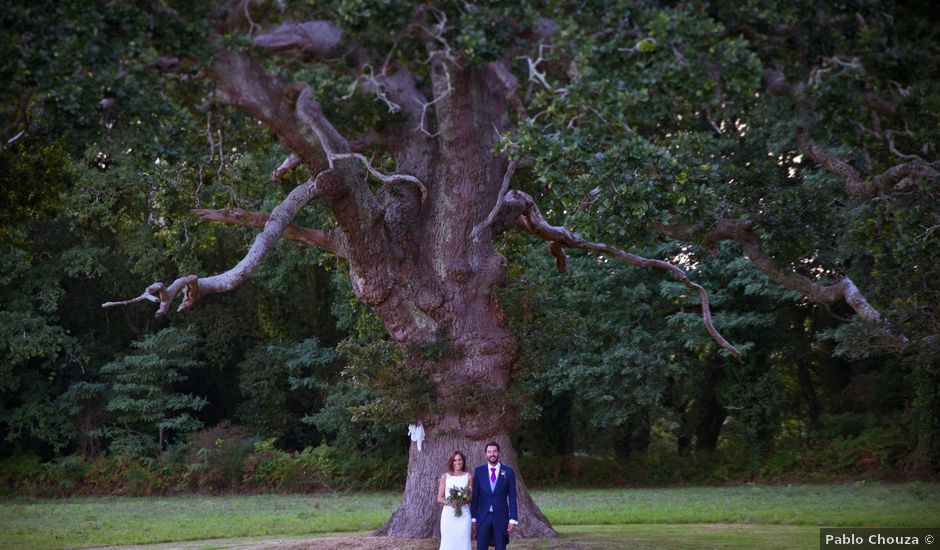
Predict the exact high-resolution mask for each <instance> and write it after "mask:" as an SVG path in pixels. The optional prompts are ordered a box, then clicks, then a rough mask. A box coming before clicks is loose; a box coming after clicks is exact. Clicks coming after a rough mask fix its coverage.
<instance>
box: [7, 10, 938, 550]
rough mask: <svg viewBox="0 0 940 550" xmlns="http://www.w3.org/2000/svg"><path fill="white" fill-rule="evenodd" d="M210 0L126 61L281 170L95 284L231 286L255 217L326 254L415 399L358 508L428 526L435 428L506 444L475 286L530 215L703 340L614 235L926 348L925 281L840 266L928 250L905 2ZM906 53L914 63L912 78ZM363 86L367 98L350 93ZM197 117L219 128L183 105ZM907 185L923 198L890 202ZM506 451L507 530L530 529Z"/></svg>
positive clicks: (153, 294)
mask: <svg viewBox="0 0 940 550" xmlns="http://www.w3.org/2000/svg"><path fill="white" fill-rule="evenodd" d="M157 9H158V10H163V12H165V13H171V14H172V15H173V16H174V17H178V18H180V19H186V17H187V14H186V11H185V10H184V9H183V8H182V7H179V8H178V9H177V11H173V10H172V9H171V8H169V7H166V6H160V7H158V8H157ZM213 9H214V10H215V11H213V15H212V16H211V18H210V19H211V20H212V28H211V31H207V32H209V33H210V34H211V37H210V38H209V39H208V41H209V43H210V44H211V45H212V50H213V53H212V54H211V56H210V57H211V58H209V59H191V58H188V57H186V56H180V57H176V56H174V53H175V52H172V51H168V52H166V53H167V56H166V57H163V58H160V59H158V60H156V61H155V62H154V64H153V67H154V69H155V70H159V71H161V72H163V73H165V75H166V77H167V78H168V79H173V80H175V81H194V80H202V79H208V80H209V81H210V82H211V90H212V96H211V98H210V99H209V100H207V102H206V103H205V104H203V111H209V112H211V111H212V110H213V109H217V108H220V106H222V105H224V106H228V107H232V108H236V109H239V110H241V111H244V112H247V113H248V114H250V115H251V116H252V117H254V118H255V119H257V120H258V121H259V122H260V124H261V125H263V126H264V127H265V128H267V129H269V130H270V131H271V132H273V137H274V138H276V139H277V140H279V141H280V143H281V145H282V146H283V148H284V157H285V158H284V161H283V163H281V164H280V165H279V166H277V167H274V166H272V167H271V168H272V169H273V175H272V177H271V179H272V180H274V181H275V182H279V183H275V184H272V193H277V192H278V188H279V187H278V186H281V185H283V182H285V181H286V182H295V183H296V184H295V185H291V186H290V187H289V189H288V190H287V191H286V195H285V196H283V198H282V199H280V200H279V203H278V204H277V205H276V206H275V207H274V208H273V209H272V210H271V211H270V212H258V211H246V210H242V209H237V208H224V209H200V210H197V211H195V212H196V215H197V216H198V217H199V218H200V219H202V220H207V221H213V222H218V223H223V224H234V225H241V226H248V227H254V228H257V229H259V230H260V231H259V232H258V234H257V237H256V238H255V240H254V242H253V243H252V244H251V246H250V248H249V250H248V252H247V253H246V255H245V256H244V258H243V259H242V261H240V262H239V263H238V264H237V265H235V266H234V267H232V268H231V269H229V270H227V271H225V272H222V273H219V274H216V275H206V274H186V275H184V276H181V277H179V278H177V279H176V280H174V281H172V282H169V283H166V284H164V283H159V282H158V283H154V284H153V285H151V286H149V287H148V288H147V289H146V290H145V292H144V293H143V294H141V295H140V296H139V297H137V298H134V299H131V300H126V301H124V302H113V303H108V304H105V305H106V306H112V305H118V304H126V303H129V302H136V301H142V300H150V301H153V302H156V303H158V312H157V313H158V315H163V314H166V313H167V312H168V311H169V310H170V308H171V306H172V304H173V302H174V301H175V300H177V298H180V299H181V305H180V306H179V307H178V309H179V310H185V309H188V308H190V307H192V306H193V305H194V304H196V303H197V302H198V301H199V300H202V299H205V298H206V297H207V296H209V295H211V294H216V293H221V292H228V291H232V290H234V289H236V288H237V287H239V286H240V285H242V284H243V283H244V282H245V281H246V280H247V279H248V278H249V277H250V276H251V275H252V273H253V272H255V270H256V269H257V268H258V266H259V265H260V264H261V263H262V261H263V260H264V259H265V257H266V255H268V253H269V252H270V251H271V250H272V248H273V247H274V246H275V245H276V243H277V242H278V241H279V240H281V239H289V240H294V241H298V242H301V243H305V244H307V245H310V246H312V247H316V248H318V249H321V250H323V251H326V252H328V253H331V254H333V255H335V256H336V257H337V258H339V259H341V261H342V262H343V265H344V266H345V268H346V269H347V270H348V275H349V279H350V281H351V283H352V289H353V292H354V294H355V296H356V297H357V298H358V299H359V300H360V301H361V302H362V303H364V304H365V305H367V306H368V307H369V308H370V309H371V310H372V311H373V312H374V313H375V315H377V316H378V318H379V319H381V321H382V322H383V323H384V325H385V326H386V328H387V330H388V333H389V335H390V337H391V338H392V340H393V341H394V342H395V343H397V345H398V346H399V348H400V354H399V358H400V360H399V361H398V363H397V364H396V365H395V366H394V367H393V368H394V369H395V370H398V371H401V372H406V373H407V372H417V373H420V375H421V376H422V377H424V378H426V381H427V382H430V384H428V385H427V387H426V388H425V387H424V386H421V385H417V386H415V388H416V389H415V391H418V390H419V389H420V391H428V392H429V393H430V395H429V396H424V395H414V401H415V403H421V404H424V403H429V404H427V405H422V406H420V407H415V408H414V410H412V411H411V412H412V413H413V415H414V418H413V420H415V421H417V420H421V421H422V422H423V423H424V426H425V428H426V429H427V439H426V440H425V442H424V445H423V447H422V449H421V450H418V448H417V446H416V445H412V448H411V450H410V456H409V468H408V477H407V483H406V487H405V493H404V498H403V501H402V504H401V506H400V507H399V509H398V510H397V511H396V512H395V513H394V514H393V515H392V517H391V518H390V519H389V520H388V521H387V522H386V523H385V525H383V526H382V528H381V529H380V530H379V531H378V532H379V533H382V534H388V535H392V536H410V537H427V536H431V535H432V534H433V533H434V532H435V530H436V529H437V525H438V520H437V515H438V513H439V508H438V507H437V506H436V505H435V503H434V499H433V498H432V495H433V492H434V490H435V487H436V480H437V475H438V474H439V472H440V470H441V468H442V465H443V464H444V463H445V462H446V458H447V456H448V455H449V453H451V452H452V451H453V450H454V449H463V450H465V451H467V452H468V455H469V457H470V461H471V462H472V463H479V462H481V461H482V455H483V447H484V444H485V443H486V442H487V441H490V440H495V441H498V442H499V443H500V444H501V445H502V447H503V458H504V460H505V461H506V462H508V463H509V464H514V463H515V456H514V452H513V449H512V446H511V443H510V438H509V434H510V432H511V430H512V427H513V424H514V418H515V414H514V413H515V410H514V403H513V401H512V399H511V394H510V392H509V389H510V386H511V383H512V368H513V363H514V360H515V358H516V356H517V353H518V351H519V350H518V344H517V339H516V337H515V336H514V335H513V334H512V333H511V332H510V331H509V330H508V329H507V327H506V324H505V320H504V315H503V312H502V311H501V308H500V300H499V295H498V290H499V289H500V287H502V286H503V285H505V283H506V281H507V275H508V267H507V262H506V260H505V257H504V255H502V254H501V253H500V252H499V246H500V236H501V235H503V234H504V233H505V232H508V231H518V232H522V233H524V234H527V235H531V237H532V238H534V239H540V240H542V241H544V242H545V243H546V244H547V248H548V252H549V253H551V254H552V255H553V256H554V257H555V260H556V267H557V268H558V269H559V270H560V271H562V272H564V271H566V270H567V262H566V256H565V254H566V253H565V249H581V250H586V251H590V252H593V253H596V254H598V255H599V256H601V257H603V258H605V259H607V260H608V261H620V262H623V263H625V264H629V265H633V266H640V267H655V268H659V269H662V270H664V272H665V273H664V276H666V277H669V276H674V277H677V278H678V280H679V281H681V282H682V283H683V284H685V285H686V286H687V287H688V289H689V290H690V292H689V296H688V298H689V300H690V301H691V302H695V301H700V302H701V308H702V313H703V320H704V327H705V329H706V330H707V331H708V332H709V333H710V335H711V337H712V338H713V339H714V342H715V347H714V349H713V353H716V354H726V355H728V356H738V355H739V354H740V352H739V350H738V349H736V348H735V347H734V346H733V345H732V344H730V343H729V342H727V341H726V340H725V339H724V338H723V337H722V336H721V334H720V333H719V332H718V330H717V329H716V328H715V326H714V325H713V323H712V319H711V312H710V310H709V306H708V301H707V294H706V292H705V290H704V289H703V288H702V287H701V286H699V285H697V284H695V283H694V282H692V281H690V280H689V279H688V277H687V276H686V274H685V272H684V271H683V269H681V268H680V267H679V265H681V264H682V263H683V258H682V256H681V255H679V256H676V257H674V258H665V259H651V258H644V257H641V256H638V255H635V254H632V253H630V252H628V251H627V249H629V248H630V247H631V246H636V245H640V244H643V243H648V242H649V241H650V240H652V239H659V238H671V239H677V240H681V241H685V242H688V243H689V245H690V246H704V247H707V248H708V247H711V248H713V247H715V246H716V245H717V243H718V242H719V241H725V240H730V241H734V242H736V243H737V245H738V246H739V247H740V251H741V254H743V255H744V256H746V257H747V258H749V259H750V261H751V262H752V263H753V264H754V265H755V266H756V267H757V268H758V269H760V270H761V271H762V272H763V273H764V274H765V275H766V276H767V277H768V278H769V279H770V280H772V281H775V282H776V283H778V284H780V285H783V286H785V287H788V288H791V289H794V290H796V291H798V292H799V293H800V294H802V295H803V296H804V297H805V298H806V300H808V301H810V302H814V303H817V304H821V305H823V306H825V307H833V308H837V309H839V310H844V311H842V313H845V314H854V316H855V321H853V322H852V323H849V324H848V325H847V326H852V327H854V329H853V330H855V331H854V332H852V334H854V335H855V336H856V339H855V340H852V339H851V338H850V336H851V335H848V336H846V335H843V336H844V341H845V342H846V345H847V346H849V347H852V346H857V345H861V344H857V342H859V341H862V340H864V341H867V342H868V344H867V345H869V346H872V347H876V348H879V349H889V350H891V351H892V352H896V353H906V354H915V355H916V354H919V356H920V357H929V355H930V353H929V350H930V349H931V348H932V346H934V345H935V339H934V338H933V332H932V331H933V329H931V328H929V326H930V323H921V322H909V320H910V316H909V315H908V314H904V313H898V312H899V311H901V310H904V311H906V312H908V313H909V312H910V311H912V310H917V308H918V307H925V308H926V310H925V311H926V312H927V313H928V315H931V316H932V317H931V318H932V319H934V320H936V308H935V306H933V307H932V308H931V307H929V306H921V305H918V304H914V305H912V304H911V303H909V302H908V303H901V304H897V303H894V304H892V303H891V300H890V299H889V298H888V297H889V296H890V295H891V294H890V292H889V291H885V289H883V288H879V289H878V293H877V296H878V300H877V301H875V300H869V299H868V298H866V294H865V293H864V292H863V290H864V288H860V286H861V285H859V284H856V280H857V278H858V277H857V276H856V275H854V274H855V273H858V274H861V275H862V276H863V277H864V278H865V280H866V281H872V280H873V279H877V276H876V275H872V272H873V270H874V271H877V269H878V266H879V265H886V264H892V265H896V264H898V263H903V261H904V257H903V254H910V253H912V252H911V251H912V250H913V251H915V252H914V253H917V254H920V253H924V252H928V251H929V250H931V249H935V248H936V239H935V238H934V237H933V233H934V230H935V229H936V227H937V225H938V223H940V222H938V220H937V216H938V215H937V210H936V208H934V207H932V206H929V202H928V201H929V200H930V199H929V197H933V196H934V194H935V188H934V185H935V183H936V180H937V170H936V166H937V165H936V162H935V161H933V160H932V159H933V158H934V157H935V148H934V144H933V142H932V139H934V138H935V135H936V132H937V125H936V115H937V113H936V109H934V110H932V111H931V112H926V113H925V112H923V111H924V109H927V110H929V105H931V102H934V103H933V104H934V105H936V92H935V90H933V89H931V88H930V83H931V82H935V81H936V80H935V77H936V72H935V71H936V44H935V42H934V41H933V40H932V39H930V40H929V41H928V42H927V43H926V46H925V47H924V48H923V50H918V49H917V48H916V47H913V46H912V43H913V41H914V40H916V37H917V36H921V35H922V34H923V32H924V29H923V28H922V24H921V23H920V22H919V21H918V20H917V18H916V17H914V18H911V19H907V20H903V21H902V20H901V19H902V18H901V17H900V16H901V15H903V14H904V12H901V11H899V13H889V12H886V11H885V8H883V7H882V6H879V5H878V4H877V3H866V2H859V3H858V5H857V6H854V7H852V8H851V9H847V10H846V11H844V12H830V11H828V10H827V9H825V8H815V7H813V6H812V5H811V4H808V3H807V4H805V5H803V4H801V3H792V4H791V3H787V4H786V5H783V4H781V5H779V6H774V7H773V9H769V8H768V9H763V8H761V7H755V6H749V5H748V6H743V7H742V6H739V5H737V3H727V4H726V3H722V2H716V3H714V4H712V5H709V6H701V5H698V4H690V5H686V4H682V3H680V4H666V3H663V4H662V5H660V4H657V3H649V2H648V3H640V4H636V5H634V4H633V3H631V2H624V3H618V2H612V3H605V2H597V3H580V2H578V3H570V4H569V3H565V2H559V3H554V2H547V3H541V2H518V3H516V2H513V3H499V4H495V5H489V4H473V3H463V2H455V3H440V4H439V5H438V4H433V3H421V4H414V3H411V2H377V1H376V2H353V1H348V0H341V1H337V2H326V3H323V4H318V5H316V6H313V7H311V6H307V5H300V3H291V2H287V3H278V2H271V3H269V2H257V1H251V0H237V1H234V2H229V3H226V4H224V5H221V6H217V7H215V8H213ZM912 13H915V14H916V9H915V10H914V11H913V12H912ZM913 66H918V67H919V70H926V71H928V72H929V75H930V78H929V79H926V80H925V81H926V84H925V83H924V82H925V81H924V80H919V79H918V76H917V74H916V73H915V72H914V71H913V70H911V69H910V67H913ZM344 102H346V103H344ZM356 102H358V103H356ZM365 103H369V104H371V105H372V107H371V108H372V111H371V112H365V113H363V112H350V109H349V106H350V105H360V106H361V105H364V104H365ZM344 105H345V107H344ZM376 108H378V110H376ZM364 109H365V110H366V111H368V108H364ZM376 113H377V114H376ZM210 124H211V118H210ZM14 130H15V128H14ZM12 131H13V130H10V132H12ZM208 135H209V141H210V147H213V148H215V147H218V148H219V151H220V154H221V152H222V146H221V144H220V143H216V142H215V141H214V139H213V133H212V129H211V126H210V129H209V134H208ZM298 174H303V175H298ZM258 177H259V178H260V177H262V175H261V174H259V175H258ZM911 201H914V203H915V204H917V203H922V206H923V204H927V205H928V206H927V207H922V208H920V209H917V214H916V216H917V218H916V219H913V220H912V219H910V216H911V215H912V214H911V213H910V212H909V211H905V206H907V205H909V204H910V202H911ZM312 204H318V205H322V207H325V212H326V215H325V216H323V217H322V220H323V226H321V227H305V226H300V225H298V224H296V223H295V221H296V219H297V217H298V215H299V214H300V213H301V211H302V210H304V209H305V208H307V207H309V206H310V205H312ZM873 209H874V210H873ZM879 209H881V210H879ZM543 211H544V212H545V214H543ZM904 215H907V216H909V217H908V218H907V219H899V217H901V216H904ZM857 219H861V220H865V223H870V224H872V225H870V226H869V227H867V228H865V227H861V228H860V227H859V226H858V225H857V223H856V221H855V220H857ZM892 224H894V225H895V226H896V227H898V231H899V233H900V235H901V236H900V237H899V238H898V239H895V240H899V241H903V242H904V243H907V245H908V246H909V247H910V249H907V250H902V253H903V254H902V255H900V256H899V255H894V256H892V254H893V252H891V251H878V250H876V249H877V247H876V246H873V245H872V239H875V238H874V237H872V236H871V235H872V234H877V233H879V232H884V231H888V229H887V228H886V226H891V225H892ZM921 226H922V233H921V236H920V238H919V240H918V239H917V238H915V237H916V235H913V236H912V234H911V232H912V228H917V227H921ZM865 231H868V232H869V233H865ZM875 240H877V239H875ZM925 261H928V260H925ZM911 269H912V270H913V271H915V272H916V271H917V270H918V269H920V274H917V275H915V277H919V278H920V279H919V280H923V281H924V284H926V285H927V286H928V287H929V288H932V289H935V287H934V286H932V285H930V284H929V276H928V275H926V273H929V272H931V271H932V270H935V268H933V267H932V266H926V267H918V266H911ZM895 271H897V269H896V268H895ZM850 273H851V274H853V275H852V276H850ZM876 283H878V282H877V281H876ZM878 284H880V283H878ZM932 292H935V290H934V291H932ZM903 294H904V296H905V298H907V299H910V300H916V299H917V293H916V292H914V291H907V290H905V291H904V293H903ZM889 305H891V306H892V310H891V315H888V314H886V313H884V312H883V309H884V307H885V306H889ZM905 308H907V309H905ZM717 320H718V323H717V325H718V326H719V328H720V327H721V323H720V320H721V319H720V317H719V318H718V319H717ZM853 342H855V343H853ZM431 349H433V350H437V351H434V352H433V353H432V352H429V351H428V350H431ZM722 350H723V351H722ZM728 360H731V359H730V357H729V358H728ZM392 379H396V380H409V378H408V377H399V378H394V377H392ZM405 389H406V392H407V390H408V388H405ZM398 390H399V391H400V390H401V388H398ZM406 394H407V393H406ZM425 398H427V399H425ZM934 405H935V403H934ZM521 474H522V475H521V476H520V478H519V487H518V489H519V495H520V500H521V502H520V523H521V525H520V532H521V535H522V536H526V537H531V536H549V535H552V534H553V533H554V531H553V530H552V528H551V526H550V525H549V523H548V521H547V520H546V518H545V517H544V516H543V515H542V514H541V512H540V511H539V510H538V508H537V507H536V506H535V504H534V503H533V502H532V500H531V498H530V497H529V494H528V491H527V490H526V488H525V486H524V482H523V481H522V480H523V479H524V476H525V472H521Z"/></svg>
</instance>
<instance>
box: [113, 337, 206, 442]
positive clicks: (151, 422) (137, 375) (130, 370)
mask: <svg viewBox="0 0 940 550" xmlns="http://www.w3.org/2000/svg"><path fill="white" fill-rule="evenodd" d="M196 343H197V342H196V338H195V337H193V336H192V335H190V334H188V333H185V332H182V331H180V330H177V329H175V328H167V329H164V330H161V331H160V332H157V333H155V334H151V335H148V336H147V337H146V338H144V339H143V340H141V341H139V342H134V344H133V347H134V348H135V349H136V350H138V351H137V352H136V353H134V354H131V355H125V356H124V357H122V358H121V359H118V360H117V361H114V362H111V363H108V364H107V365H104V366H103V367H101V369H100V374H101V375H102V377H103V378H104V379H105V380H107V381H108V382H109V383H110V392H109V396H108V403H107V407H106V408H107V410H108V411H109V412H111V413H113V415H114V420H113V424H111V425H110V426H107V427H104V428H102V429H101V430H100V433H101V435H104V436H106V437H108V438H109V439H110V440H111V444H110V448H111V450H112V452H115V453H117V454H124V455H127V456H140V455H152V454H154V453H162V452H163V449H164V448H165V446H166V445H167V444H168V443H169V441H171V439H172V437H171V434H172V435H173V436H176V437H179V436H183V435H186V434H188V433H189V432H192V431H193V430H196V429H198V428H199V427H200V426H201V422H199V421H198V420H196V419H194V418H193V417H192V416H191V415H190V412H193V411H198V410H199V409H201V408H203V407H205V406H206V404H207V401H206V400H205V399H204V398H201V397H196V396H193V395H189V394H182V393H174V392H173V390H174V387H175V386H176V385H178V384H179V383H181V382H183V381H185V380H186V378H187V376H186V374H184V373H185V372H187V371H191V370H193V369H197V368H200V367H201V364H200V363H199V361H197V360H195V359H192V358H191V353H192V348H193V347H194V346H195V345H196Z"/></svg>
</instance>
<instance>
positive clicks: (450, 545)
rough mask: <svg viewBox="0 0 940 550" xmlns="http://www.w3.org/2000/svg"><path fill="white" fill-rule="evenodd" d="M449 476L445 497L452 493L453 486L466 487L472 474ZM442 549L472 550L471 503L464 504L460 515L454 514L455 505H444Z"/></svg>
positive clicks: (442, 511) (445, 486)
mask: <svg viewBox="0 0 940 550" xmlns="http://www.w3.org/2000/svg"><path fill="white" fill-rule="evenodd" d="M444 475H445V476H447V481H446V484H445V485H444V498H447V495H449V494H450V489H451V487H466V486H467V483H468V482H469V481H470V476H469V475H468V474H464V475H462V476H452V475H450V474H444ZM441 550H470V505H469V504H464V505H463V510H462V512H461V514H460V517H457V516H456V515H454V507H453V506H449V505H448V506H444V508H443V510H441Z"/></svg>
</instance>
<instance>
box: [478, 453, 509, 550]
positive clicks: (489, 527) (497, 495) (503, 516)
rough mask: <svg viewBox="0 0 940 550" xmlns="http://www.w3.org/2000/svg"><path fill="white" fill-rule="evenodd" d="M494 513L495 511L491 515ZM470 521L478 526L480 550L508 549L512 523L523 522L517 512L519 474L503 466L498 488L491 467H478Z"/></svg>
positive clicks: (497, 479)
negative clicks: (517, 480) (508, 531)
mask: <svg viewBox="0 0 940 550" xmlns="http://www.w3.org/2000/svg"><path fill="white" fill-rule="evenodd" d="M491 510H492V511H491ZM470 517H471V518H473V520H474V521H476V524H477V550H486V549H487V548H489V547H490V546H495V547H496V550H500V549H503V548H506V544H507V543H509V534H508V533H506V528H507V527H509V520H513V521H519V516H518V514H517V512H516V473H515V472H514V471H512V468H510V467H508V466H506V465H505V464H500V465H499V475H497V476H496V484H495V487H494V486H493V484H492V483H490V470H489V465H487V464H484V465H482V466H478V467H477V469H476V470H474V472H473V501H472V502H471V503H470Z"/></svg>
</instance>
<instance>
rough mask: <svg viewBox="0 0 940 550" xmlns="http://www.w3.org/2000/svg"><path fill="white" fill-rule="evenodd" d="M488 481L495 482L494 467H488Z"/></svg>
mask: <svg viewBox="0 0 940 550" xmlns="http://www.w3.org/2000/svg"><path fill="white" fill-rule="evenodd" d="M490 483H496V468H490Z"/></svg>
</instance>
